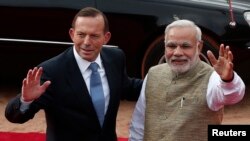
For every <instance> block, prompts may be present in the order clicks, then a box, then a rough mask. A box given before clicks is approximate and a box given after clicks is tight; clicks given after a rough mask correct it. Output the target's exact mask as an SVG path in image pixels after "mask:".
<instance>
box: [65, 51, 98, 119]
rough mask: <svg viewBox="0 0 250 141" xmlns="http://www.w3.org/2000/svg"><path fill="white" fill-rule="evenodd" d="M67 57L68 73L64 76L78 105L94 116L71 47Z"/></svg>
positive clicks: (89, 98) (90, 101)
mask: <svg viewBox="0 0 250 141" xmlns="http://www.w3.org/2000/svg"><path fill="white" fill-rule="evenodd" d="M67 57H69V58H68V60H69V61H68V62H67V67H66V68H67V73H68V74H67V75H66V76H67V80H68V82H69V84H70V86H71V88H72V90H73V91H74V92H73V93H74V94H75V96H76V99H77V100H76V101H77V102H79V105H82V106H83V108H84V109H85V110H88V111H89V113H90V114H91V115H93V116H96V113H95V110H94V107H93V104H92V100H91V97H90V95H89V92H88V89H87V86H86V83H85V81H84V79H83V77H82V75H81V72H80V69H79V67H78V65H77V63H76V60H75V58H74V54H73V49H71V50H70V51H69V52H68V54H67Z"/></svg>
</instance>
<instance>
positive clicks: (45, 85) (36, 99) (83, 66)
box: [5, 7, 142, 141]
mask: <svg viewBox="0 0 250 141" xmlns="http://www.w3.org/2000/svg"><path fill="white" fill-rule="evenodd" d="M69 34H70V37H71V39H72V41H73V42H74V46H73V47H71V48H69V49H67V50H65V51H64V52H63V53H61V54H59V55H58V56H56V57H54V58H51V59H49V60H47V61H45V62H43V63H41V64H40V65H38V66H37V67H35V68H34V69H30V70H29V71H28V73H27V77H26V78H25V79H24V80H23V85H22V91H21V94H19V95H17V96H16V97H15V98H13V99H12V100H10V101H9V103H8V105H7V107H6V111H5V116H6V118H7V119H8V120H9V121H10V122H13V123H24V122H26V121H28V120H29V119H32V118H33V117H34V115H35V114H36V113H37V112H38V111H39V110H40V109H43V110H44V111H45V115H46V122H47V130H46V140H47V141H71V140H72V141H80V140H81V141H116V140H117V136H116V129H115V127H116V117H117V112H118V107H119V103H120V99H121V98H127V99H129V100H137V98H138V96H139V93H140V89H141V85H142V80H140V79H132V78H129V77H128V76H127V74H126V67H125V56H124V53H123V52H122V51H121V50H120V49H118V48H108V47H103V45H104V44H107V43H108V41H109V39H110V37H111V33H110V32H109V26H108V21H107V18H106V17H105V15H104V14H103V13H102V12H101V11H99V10H97V9H95V8H91V7H87V8H83V9H82V10H80V11H79V12H78V13H77V14H76V16H75V18H74V20H73V22H72V28H70V30H69ZM92 62H95V63H97V64H98V66H99V67H98V72H99V73H100V76H101V81H102V83H103V85H102V86H103V91H104V99H105V103H104V104H105V106H104V109H105V110H104V121H103V123H100V122H99V120H98V116H97V112H96V110H95V106H94V102H92V97H91V95H90V75H91V73H92V70H90V68H89V66H90V64H91V63H92Z"/></svg>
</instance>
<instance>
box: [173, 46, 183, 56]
mask: <svg viewBox="0 0 250 141" xmlns="http://www.w3.org/2000/svg"><path fill="white" fill-rule="evenodd" d="M174 55H176V56H181V55H183V50H182V48H181V46H180V45H178V46H177V47H176V48H175V50H174Z"/></svg>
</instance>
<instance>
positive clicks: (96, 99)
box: [89, 62, 105, 126]
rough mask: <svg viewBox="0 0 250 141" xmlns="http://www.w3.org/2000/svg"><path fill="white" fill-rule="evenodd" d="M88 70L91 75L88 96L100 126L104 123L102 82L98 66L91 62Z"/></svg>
mask: <svg viewBox="0 0 250 141" xmlns="http://www.w3.org/2000/svg"><path fill="white" fill-rule="evenodd" d="M89 68H90V69H91V71H92V73H91V76H90V95H91V98H92V102H93V104H94V107H95V111H96V113H97V116H98V119H99V122H100V125H101V126H102V124H103V121H104V107H105V100H104V93H103V88H102V81H101V77H100V74H99V72H98V71H97V69H98V64H97V63H95V62H93V63H91V64H90V66H89Z"/></svg>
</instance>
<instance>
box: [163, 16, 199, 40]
mask: <svg viewBox="0 0 250 141" xmlns="http://www.w3.org/2000/svg"><path fill="white" fill-rule="evenodd" d="M174 27H193V28H194V29H195V30H196V39H197V40H198V41H201V36H202V33H201V29H200V28H199V27H198V26H197V25H196V24H195V23H194V22H192V21H190V20H185V19H183V20H176V21H174V22H172V23H171V24H169V25H168V26H167V27H166V29H165V35H167V34H168V32H169V30H170V29H171V28H174Z"/></svg>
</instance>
